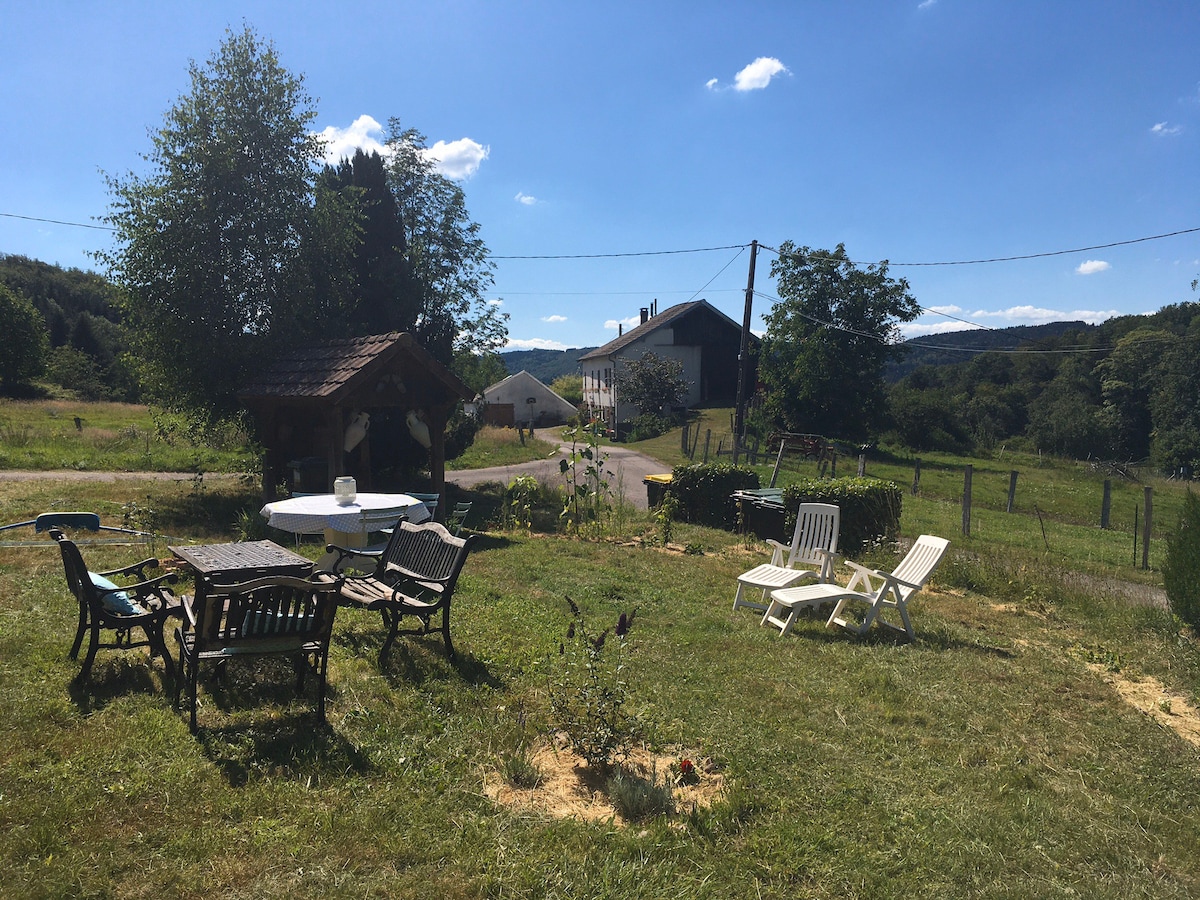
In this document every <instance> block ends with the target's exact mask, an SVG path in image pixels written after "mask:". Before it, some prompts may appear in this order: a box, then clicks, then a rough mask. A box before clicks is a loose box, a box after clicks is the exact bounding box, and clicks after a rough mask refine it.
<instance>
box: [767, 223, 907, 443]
mask: <svg viewBox="0 0 1200 900" xmlns="http://www.w3.org/2000/svg"><path fill="white" fill-rule="evenodd" d="M771 275H772V277H774V278H775V279H776V289H777V292H778V294H779V298H780V299H779V302H778V303H776V304H775V306H774V307H773V308H772V309H771V310H770V312H768V313H767V314H766V315H764V317H763V318H764V319H765V320H766V322H767V334H766V336H765V337H764V339H763V342H762V349H761V351H760V355H759V378H760V380H761V381H762V382H763V383H764V385H765V386H766V389H767V395H766V407H767V411H768V413H769V414H770V415H771V416H772V418H773V419H774V421H775V424H776V425H778V426H781V427H783V428H786V429H787V430H789V431H799V432H810V433H817V434H824V435H827V436H830V437H842V438H848V439H855V440H857V439H862V438H866V437H868V436H869V434H871V433H873V432H875V431H876V429H878V428H879V425H880V422H881V421H882V413H883V411H884V407H885V403H886V389H885V386H884V381H883V371H884V365H885V363H886V362H887V361H888V359H889V358H890V357H891V356H893V355H894V353H895V352H896V344H895V342H896V340H897V338H898V331H897V325H898V323H900V322H909V321H912V320H913V319H915V318H916V317H917V315H918V314H919V313H920V306H918V304H917V301H916V300H915V299H914V298H913V296H912V295H911V294H910V293H909V289H908V282H907V281H905V280H904V279H903V278H901V279H899V280H896V279H893V278H891V277H889V276H888V267H887V263H886V262H882V263H879V264H875V265H868V266H865V267H863V266H859V265H857V264H855V263H854V262H852V261H851V260H850V259H849V257H848V256H847V255H846V248H845V246H844V245H842V244H838V246H837V248H836V249H835V250H833V251H832V252H830V251H827V250H813V249H811V248H809V247H796V246H795V245H794V244H793V243H792V242H791V241H785V242H784V243H783V244H782V245H780V248H779V256H778V258H777V259H776V260H775V261H774V262H773V263H772V265H771Z"/></svg>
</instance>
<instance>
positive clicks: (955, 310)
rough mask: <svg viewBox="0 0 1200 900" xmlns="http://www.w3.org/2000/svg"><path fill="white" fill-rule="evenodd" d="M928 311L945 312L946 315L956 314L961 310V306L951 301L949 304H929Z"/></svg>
mask: <svg viewBox="0 0 1200 900" xmlns="http://www.w3.org/2000/svg"><path fill="white" fill-rule="evenodd" d="M929 311H930V312H935V313H945V314H947V315H951V316H956V315H958V314H959V313H960V312H962V307H961V306H955V305H954V304H953V303H951V304H950V305H949V306H931V307H929Z"/></svg>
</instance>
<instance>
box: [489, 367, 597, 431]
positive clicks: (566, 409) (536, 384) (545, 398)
mask: <svg viewBox="0 0 1200 900" xmlns="http://www.w3.org/2000/svg"><path fill="white" fill-rule="evenodd" d="M483 400H484V402H485V403H486V404H487V405H486V407H485V409H484V421H486V422H487V423H488V424H489V425H507V426H510V427H512V426H516V425H521V426H523V427H525V428H529V427H532V426H535V425H536V426H538V427H542V426H544V425H562V424H563V423H565V422H566V421H567V420H568V419H570V418H571V417H572V416H574V415H575V413H577V412H579V410H577V409H576V408H575V407H574V406H572V405H571V404H570V403H569V402H567V401H566V400H564V399H563V398H562V397H560V396H558V394H556V393H554V391H552V390H550V388H548V387H546V385H544V384H542V383H541V382H540V381H538V380H537V379H536V378H534V377H533V376H532V375H530V374H529V373H528V372H526V371H525V370H521V371H520V372H517V374H515V375H509V376H508V377H507V378H505V379H504V380H503V381H497V382H496V383H495V384H493V385H492V386H491V387H489V388H487V389H486V390H484V392H483Z"/></svg>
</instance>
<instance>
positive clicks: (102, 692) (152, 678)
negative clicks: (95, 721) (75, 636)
mask: <svg viewBox="0 0 1200 900" xmlns="http://www.w3.org/2000/svg"><path fill="white" fill-rule="evenodd" d="M84 652H86V651H84ZM80 656H83V652H81V653H80ZM82 674H83V673H82V672H79V673H77V674H76V675H75V677H74V678H72V679H71V683H70V684H69V685H68V687H67V692H68V694H69V696H70V698H71V702H72V703H74V704H75V706H76V707H77V708H78V709H79V711H80V712H81V713H82V714H84V715H90V714H91V713H94V712H97V711H99V710H101V709H104V707H106V706H107V705H108V704H109V703H111V702H112V701H113V700H116V699H117V698H119V697H128V696H130V695H133V694H162V695H163V697H164V699H165V701H166V702H167V703H170V702H171V696H172V691H174V684H175V682H174V677H175V671H174V668H173V667H172V668H167V667H166V666H165V663H164V662H163V661H162V660H161V659H158V660H153V661H152V660H151V659H150V657H149V656H143V657H141V658H140V659H139V658H138V657H136V656H132V655H131V656H130V657H128V658H126V657H125V656H117V657H114V656H108V657H107V658H106V657H105V656H98V657H97V658H96V661H95V663H94V664H93V665H92V673H91V677H90V678H88V679H87V680H86V681H85V680H84V679H83V677H82Z"/></svg>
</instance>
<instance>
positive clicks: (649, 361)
mask: <svg viewBox="0 0 1200 900" xmlns="http://www.w3.org/2000/svg"><path fill="white" fill-rule="evenodd" d="M613 383H614V385H615V387H616V392H617V397H618V398H619V399H620V400H621V402H623V403H632V404H633V405H634V406H636V407H637V408H638V412H639V413H641V414H642V415H653V416H661V415H663V414H664V413H667V412H670V409H671V407H672V406H678V405H679V404H680V403H681V402H682V401H683V398H684V396H685V395H686V394H687V390H688V385H689V382H688V381H687V380H686V379H685V378H684V377H683V360H680V359H676V358H675V357H673V356H659V355H658V354H656V353H651V352H649V351H647V352H645V353H643V354H642V356H641V358H640V359H621V360H620V364H619V365H618V366H617V368H616V371H615V372H614V373H613Z"/></svg>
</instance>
